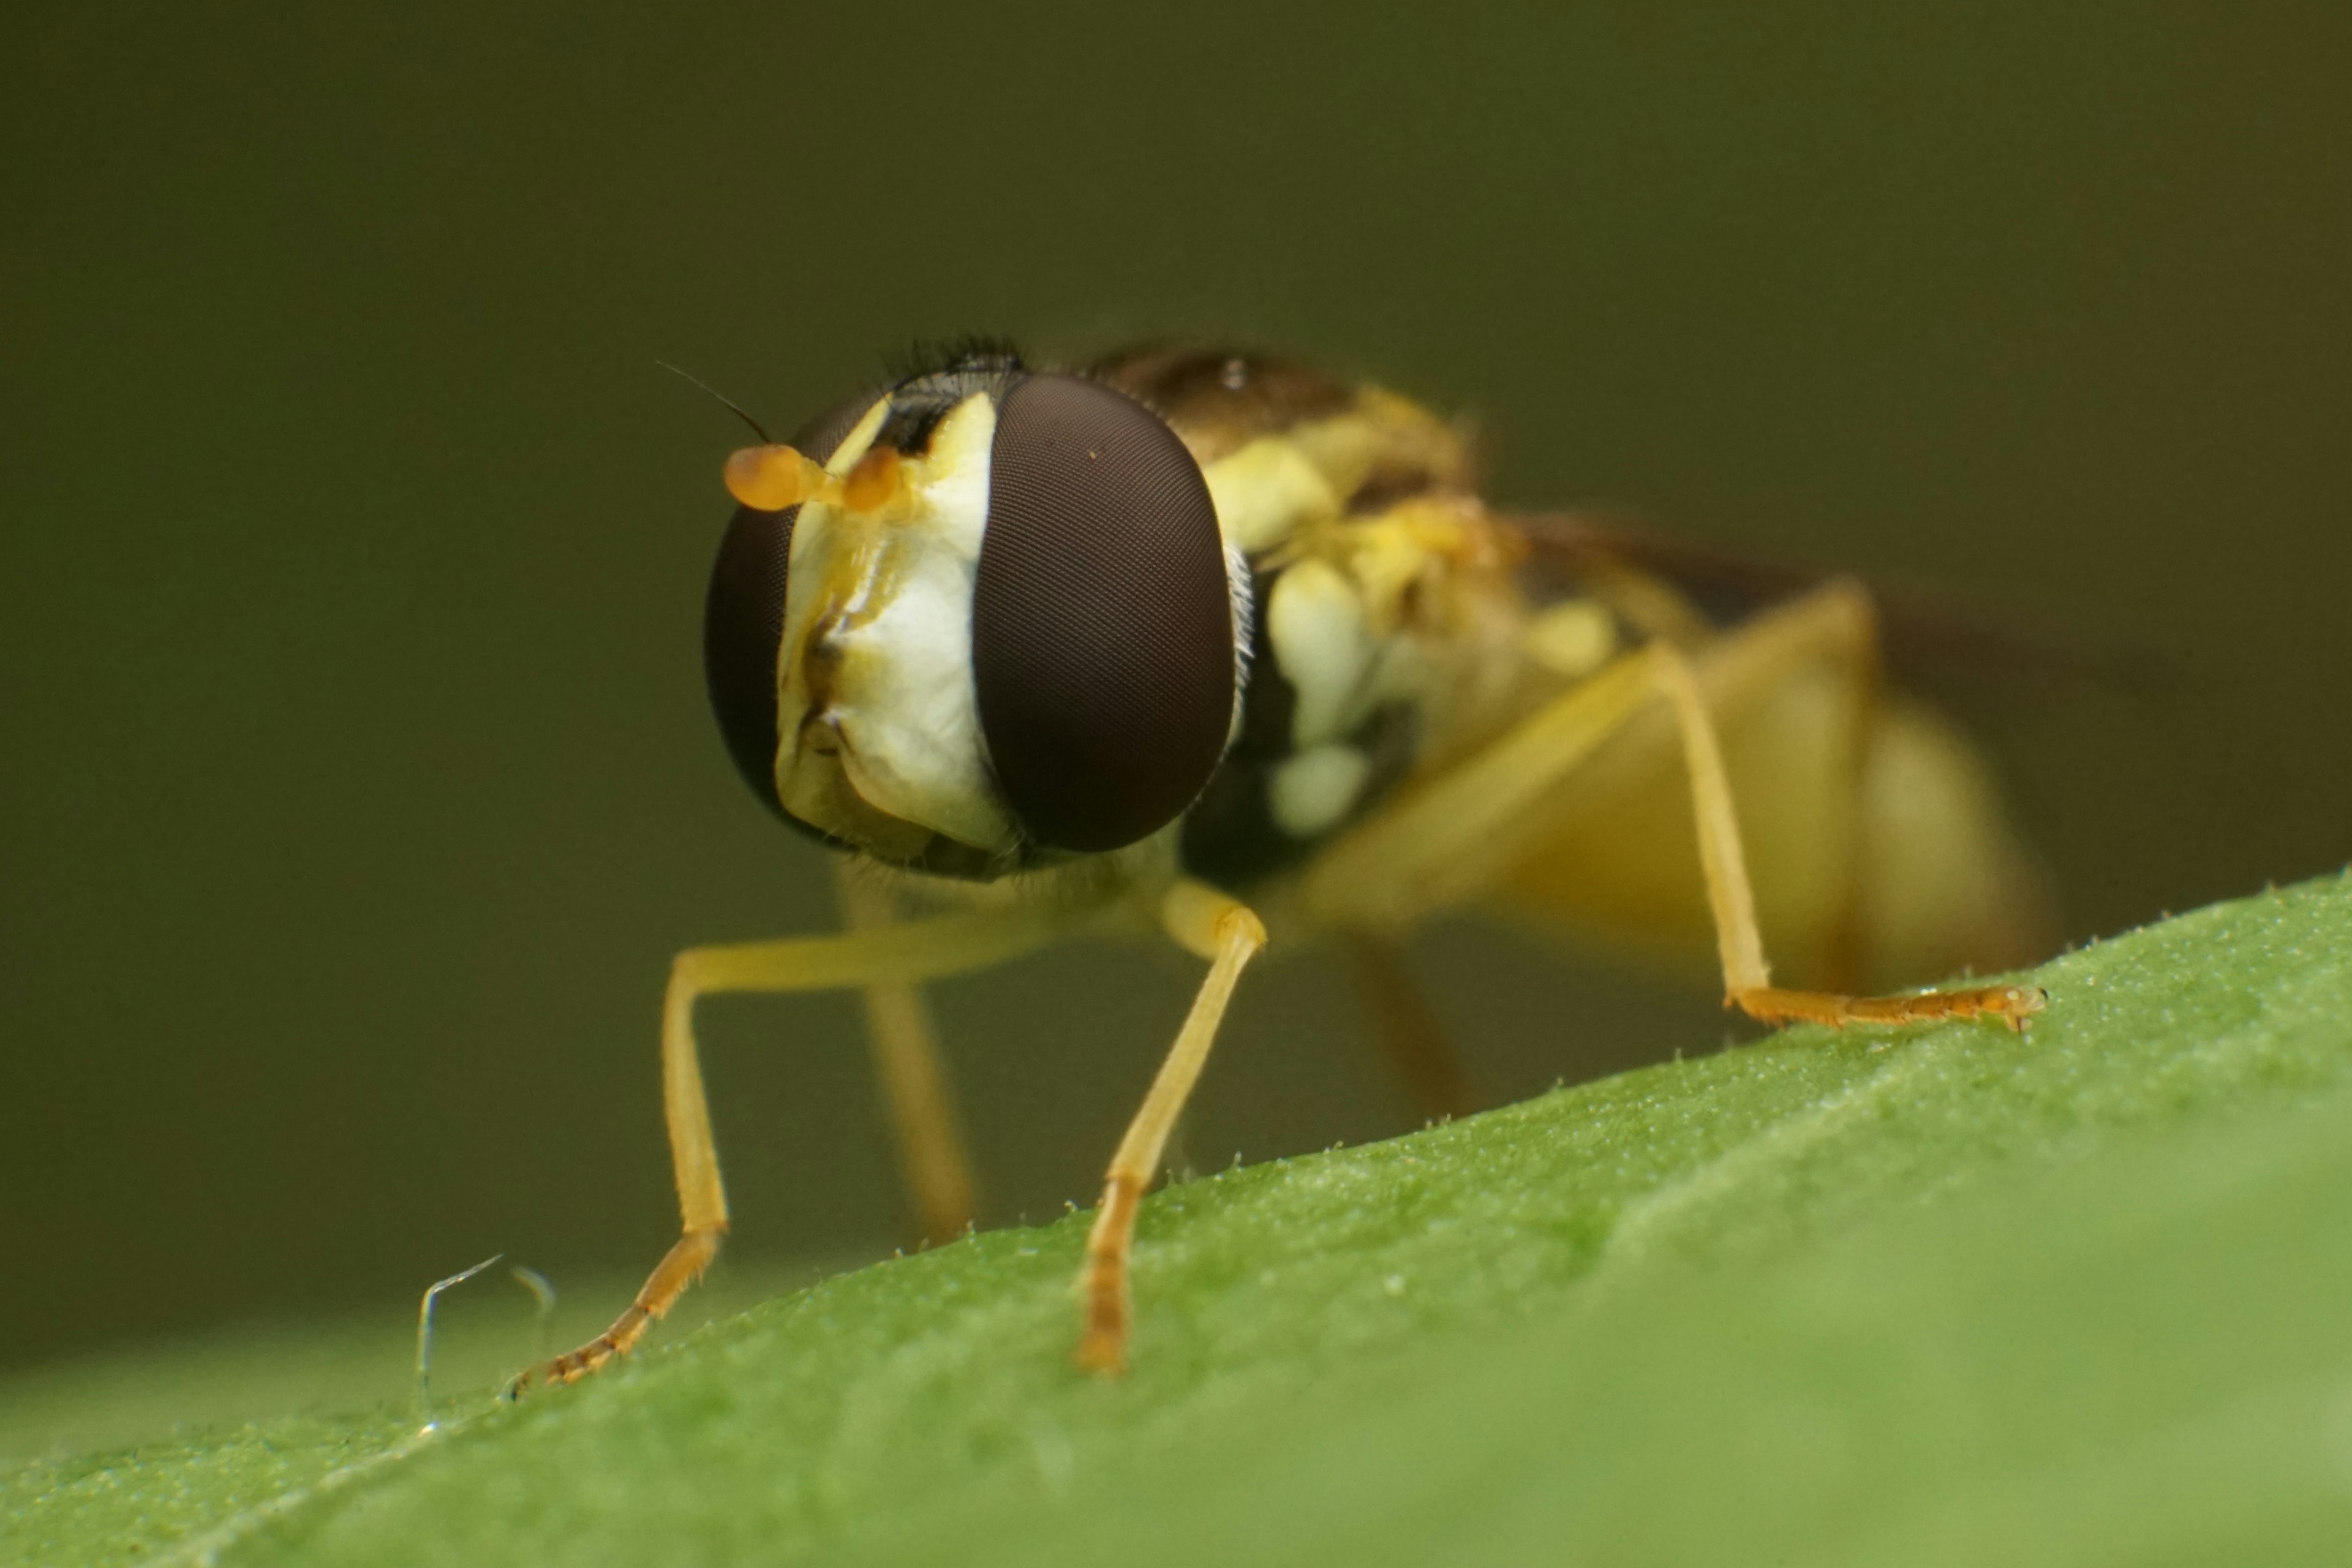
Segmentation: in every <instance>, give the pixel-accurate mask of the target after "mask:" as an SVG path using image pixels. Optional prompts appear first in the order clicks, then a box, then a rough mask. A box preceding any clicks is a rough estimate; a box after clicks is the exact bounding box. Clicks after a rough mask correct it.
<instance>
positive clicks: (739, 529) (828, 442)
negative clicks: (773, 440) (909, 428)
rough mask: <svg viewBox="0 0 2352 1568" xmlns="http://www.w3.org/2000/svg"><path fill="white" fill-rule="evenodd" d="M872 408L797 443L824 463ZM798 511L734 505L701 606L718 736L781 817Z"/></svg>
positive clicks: (863, 402)
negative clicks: (784, 664) (781, 746)
mask: <svg viewBox="0 0 2352 1568" xmlns="http://www.w3.org/2000/svg"><path fill="white" fill-rule="evenodd" d="M873 406H874V395H873V394H871V393H867V394H865V395H860V396H857V397H853V398H851V399H849V401H847V402H846V403H844V404H842V405H840V406H839V407H837V408H835V409H832V410H830V411H829V412H827V413H825V414H823V415H821V416H818V417H817V418H815V419H813V420H811V421H809V423H807V424H806V425H803V426H801V427H800V429H799V430H797V431H795V432H794V433H793V440H792V444H793V446H794V447H798V448H799V449H800V450H801V451H803V452H804V453H806V454H808V455H809V456H810V457H812V458H815V459H816V460H817V461H818V462H820V463H821V462H824V460H825V459H826V458H830V457H832V456H833V453H834V448H835V447H839V446H840V445H841V443H842V440H843V438H844V437H846V436H847V435H848V434H849V433H850V431H851V430H853V429H855V428H856V426H857V422H858V421H859V420H860V419H862V418H864V417H865V416H866V410H867V409H869V408H871V407H873ZM800 511H801V509H800V508H798V507H796V506H793V507H786V508H785V509H784V510H782V511H756V510H753V509H751V507H748V506H743V507H737V508H736V509H735V516H734V519H733V520H732V521H730V522H729V523H728V525H727V534H726V537H725V538H723V539H721V540H720V541H719V559H718V560H717V561H715V562H714V563H711V568H710V591H709V595H706V597H705V598H704V600H703V608H702V673H703V677H704V679H706V680H707V681H708V682H709V686H710V709H711V711H712V712H713V713H715V714H717V715H718V718H719V733H720V734H721V735H723V736H724V737H726V741H727V752H728V755H730V756H731V757H733V758H734V759H735V767H736V771H737V772H739V773H741V774H742V775H743V782H744V783H745V784H750V785H751V793H752V794H754V795H758V796H759V797H760V799H761V801H763V802H765V803H766V805H767V806H768V808H769V809H770V810H771V811H773V812H775V813H777V814H778V815H779V816H782V815H783V809H784V808H783V806H782V805H781V804H779V803H778V801H777V799H776V747H777V744H778V742H780V740H781V739H782V737H780V736H779V735H778V734H777V733H776V660H777V658H778V657H779V656H780V655H781V654H782V650H783V641H784V569H785V567H786V566H787V565H788V564H789V563H790V562H791V559H792V552H793V520H794V519H795V518H797V517H799V516H800ZM788 820H789V818H788Z"/></svg>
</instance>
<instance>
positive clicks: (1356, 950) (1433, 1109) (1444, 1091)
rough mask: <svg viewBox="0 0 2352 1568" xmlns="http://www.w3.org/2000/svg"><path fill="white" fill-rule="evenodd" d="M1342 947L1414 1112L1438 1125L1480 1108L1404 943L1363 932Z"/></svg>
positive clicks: (1350, 936)
mask: <svg viewBox="0 0 2352 1568" xmlns="http://www.w3.org/2000/svg"><path fill="white" fill-rule="evenodd" d="M1340 946H1341V949H1342V951H1343V952H1345V953H1346V954H1347V958H1348V965H1349V968H1350V969H1352V970H1353V971H1354V972H1355V979H1356V989H1357V991H1358V993H1359V994H1360V995H1361V996H1362V997H1363V998H1364V1002H1365V1007H1364V1012H1365V1015H1366V1016H1367V1019H1368V1021H1369V1022H1370V1024H1371V1026H1372V1032H1373V1033H1374V1035H1376V1036H1377V1037H1379V1040H1380V1043H1381V1047H1382V1049H1383V1050H1384V1051H1385V1053H1386V1054H1387V1056H1388V1058H1389V1065H1390V1067H1391V1068H1394V1069H1395V1071H1396V1075H1397V1077H1398V1079H1401V1080H1402V1082H1403V1084H1404V1087H1405V1092H1406V1093H1407V1094H1408V1095H1409V1096H1410V1097H1411V1099H1412V1103H1413V1108H1414V1109H1415V1110H1418V1111H1420V1113H1421V1114H1422V1115H1423V1117H1425V1118H1427V1119H1428V1120H1430V1121H1442V1120H1444V1119H1445V1118H1448V1117H1454V1116H1467V1115H1469V1114H1470V1113H1471V1112H1472V1111H1473V1110H1476V1109H1477V1102H1476V1100H1475V1098H1474V1097H1473V1096H1472V1094H1471V1092H1470V1075H1469V1073H1468V1072H1467V1071H1466V1070H1465V1068H1464V1067H1463V1065H1462V1053H1461V1052H1459V1051H1457V1050H1455V1049H1454V1042H1453V1041H1451V1040H1449V1039H1447V1038H1446V1037H1445V1029H1444V1026H1443V1025H1441V1024H1440V1023H1439V1022H1438V1020H1437V1015H1436V1014H1435V1013H1434V1012H1433V1011H1432V1010H1431V1008H1430V1005H1429V998H1428V997H1427V996H1425V995H1424V994H1423V993H1422V989H1421V987H1420V986H1419V985H1417V984H1414V983H1413V978H1412V973H1411V971H1410V970H1409V969H1408V967H1407V964H1406V958H1405V952H1404V944H1403V943H1402V942H1398V941H1396V940H1395V939H1394V938H1393V937H1391V936H1389V935H1386V934H1385V933H1381V932H1375V931H1350V932H1349V933H1348V935H1347V937H1346V939H1345V940H1344V941H1343V942H1341V944H1340Z"/></svg>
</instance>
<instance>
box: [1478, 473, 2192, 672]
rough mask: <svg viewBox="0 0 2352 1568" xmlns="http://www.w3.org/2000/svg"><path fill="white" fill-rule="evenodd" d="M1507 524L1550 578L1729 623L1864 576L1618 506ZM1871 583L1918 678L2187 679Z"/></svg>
mask: <svg viewBox="0 0 2352 1568" xmlns="http://www.w3.org/2000/svg"><path fill="white" fill-rule="evenodd" d="M1500 521H1503V522H1505V523H1507V525H1509V526H1510V527H1511V528H1513V529H1515V530H1516V531H1517V532H1518V533H1519V535H1520V536H1521V537H1522V538H1523V539H1525V540H1526V541H1527V543H1528V565H1529V568H1530V569H1531V570H1532V571H1533V572H1534V573H1535V574H1537V575H1538V578H1539V579H1540V578H1542V577H1544V576H1546V575H1549V576H1550V577H1551V578H1552V579H1553V580H1554V581H1556V582H1559V584H1561V585H1562V586H1566V585H1567V584H1569V583H1570V582H1572V581H1573V580H1574V578H1575V577H1576V576H1577V575H1578V574H1581V573H1590V572H1593V571H1598V570H1602V569H1607V568H1615V569H1619V570H1629V571H1633V572H1636V573H1640V574H1644V575H1647V576H1650V577H1654V578H1656V579H1657V580H1659V581H1661V582H1664V583H1666V584H1670V585H1672V586H1673V587H1674V588H1675V589H1676V590H1677V591H1678V592H1680V593H1681V594H1682V595H1685V597H1686V598H1688V599H1689V601H1690V602H1691V604H1692V605H1694V606H1696V608H1697V609H1698V610H1699V611H1700V612H1701V613H1702V614H1703V615H1705V616H1706V617H1707V618H1708V619H1709V620H1710V621H1712V622H1714V623H1715V624H1716V625H1717V626H1728V625H1731V624H1734V623H1736V622H1738V621H1741V620H1744V619H1746V618H1747V617H1748V616H1752V615H1754V614H1756V613H1757V612H1758V611H1759V610H1762V609H1764V608H1766V607H1768V606H1769V605H1775V604H1778V603H1780V602H1781V601H1783V600H1787V599H1791V598H1794V597H1796V596H1797V595H1801V594H1802V593H1804V592H1806V591H1807V590H1809V589H1811V588H1817V587H1819V586H1820V585H1821V584H1823V583H1825V582H1828V581H1829V580H1831V579H1832V578H1833V577H1839V576H1852V575H1853V574H1850V573H1839V572H1827V571H1822V570H1820V569H1818V568H1813V567H1806V566H1801V565H1792V564H1790V563H1786V562H1779V561H1772V560H1768V559H1766V558H1764V557H1762V556H1757V555H1749V554H1746V553H1743V552H1739V551H1736V550H1728V549H1725V548H1722V547H1720V546H1717V545H1712V544H1703V543H1696V542H1692V541H1689V540H1685V539H1677V538H1675V537H1673V536H1672V535H1669V534H1665V533H1661V532H1658V531H1654V530H1652V529H1650V528H1647V527H1645V526H1643V524H1641V523H1639V522H1638V521H1632V520H1629V519H1627V518H1624V517H1622V516H1621V515H1618V514H1614V513H1610V512H1603V511H1557V512H1511V513H1506V514H1503V516H1502V518H1501V520H1500ZM1862 582H1863V584H1864V586H1865V587H1866V588H1867V589H1868V590H1869V592H1870V596H1871V599H1872V601H1873V602H1874V604H1875V605H1877V607H1878V613H1879V625H1880V636H1881V640H1882V643H1883V645H1884V647H1885V654H1886V658H1887V662H1888V663H1889V664H1891V665H1893V666H1894V667H1895V668H1896V669H1897V670H1898V671H1900V672H1901V673H1902V674H1903V675H1905V676H1906V677H1908V678H1911V679H1932V678H1933V677H1934V676H1935V675H1937V673H1939V672H1951V671H1961V672H1967V673H1971V674H1987V673H1990V674H1992V675H1995V676H1999V677H2002V678H2005V679H2012V680H2019V681H2025V682H2029V683H2032V684H2034V685H2038V686H2041V687H2043V688H2046V689H2057V690H2060V691H2064V690H2070V689H2081V688H2084V687H2089V686H2105V687H2113V688H2117V689H2124V690H2127V691H2132V692H2135V693H2139V694H2147V693H2151V692H2156V691H2161V690H2166V689H2169V688H2171V687H2172V686H2174V685H2176V684H2177V683H2178V680H2179V671H2178V670H2177V668H2175V667H2174V663H2173V661H2172V660H2171V659H2170V658H2168V656H2166V655H2164V654H2163V653H2160V652H2158V651H2157V650H2155V649H2152V648H2148V647H2118V646H2114V645H2111V644H2108V643H2105V642H2102V641H2099V640H2096V639H2092V638H2086V637H2081V636H2079V635H2075V634H2072V633H2069V632H2067V631H2065V630H2063V628H2060V627H2057V626H2052V625H2049V624H2047V623H2042V624H2031V623H2021V622H2020V620H2019V618H2018V616H2017V615H2016V614H2015V612H2014V611H2012V610H2011V609H2009V608H2008V607H2006V606H2000V605H1984V604H1972V603H1970V602H1969V601H1968V600H1967V599H1966V598H1965V597H1962V596H1960V595H1951V594H1941V593H1937V592H1934V591H1932V590H1920V589H1916V588H1906V587H1904V586H1902V585H1900V584H1887V583H1882V582H1878V581H1874V580H1872V579H1869V578H1863V579H1862ZM1933 683H1934V684H1937V685H1938V686H1940V685H1942V684H1943V682H1941V681H1935V682H1933Z"/></svg>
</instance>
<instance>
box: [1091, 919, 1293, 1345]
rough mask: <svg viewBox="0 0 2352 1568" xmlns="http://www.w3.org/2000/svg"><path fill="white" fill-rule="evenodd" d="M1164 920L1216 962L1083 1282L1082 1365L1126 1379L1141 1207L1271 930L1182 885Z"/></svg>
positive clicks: (1135, 1141)
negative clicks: (1237, 985)
mask: <svg viewBox="0 0 2352 1568" xmlns="http://www.w3.org/2000/svg"><path fill="white" fill-rule="evenodd" d="M1160 923H1161V925H1162V927H1163V928H1164V929H1165V930H1166V931H1167V932H1168V934H1169V935H1170V936H1171V937H1172V938H1173V939H1175V941H1176V942H1178V943H1179V944H1181V946H1183V947H1186V948H1189V949H1191V950H1192V952H1195V953H1198V954H1199V955H1201V956H1202V957H1203V958H1206V959H1208V960H1209V961H1210V963H1209V973H1208V976H1207V978H1206V979H1204V980H1202V982H1201V989H1200V992H1199V993H1198V994H1196V995H1195V996H1194V997H1193V998H1192V1012H1191V1013H1190V1014H1188V1015H1187V1016H1185V1019H1184V1026H1183V1028H1182V1029H1181V1030H1179V1031H1178V1032H1177V1035H1176V1043H1175V1045H1174V1046H1172V1047H1170V1049H1169V1052H1168V1057H1167V1059H1166V1060H1165V1061H1163V1062H1161V1063H1160V1075H1159V1076H1158V1077H1157V1078H1155V1079H1152V1080H1151V1089H1150V1092H1149V1093H1148V1094H1146V1095H1145V1096H1144V1098H1143V1106H1142V1109H1141V1110H1138V1111H1137V1112H1136V1113H1135V1120H1134V1121H1130V1122H1129V1123H1128V1128H1127V1136H1126V1137H1124V1138H1122V1139H1120V1140H1119V1144H1118V1152H1117V1153H1115V1154H1113V1155H1112V1156H1111V1162H1110V1170H1109V1172H1108V1174H1107V1175H1106V1176H1105V1177H1104V1180H1103V1195H1102V1204H1101V1206H1100V1207H1098V1208H1097V1210H1096V1211H1095V1224H1094V1228H1093V1230H1091V1231H1090V1232H1088V1233H1087V1260H1086V1265H1085V1268H1083V1269H1082V1270H1081V1271H1080V1273H1079V1275H1078V1289H1079V1293H1080V1294H1081V1295H1082V1296H1083V1297H1084V1299H1085V1302H1086V1333H1085V1337H1084V1338H1082V1339H1081V1340H1080V1341H1079V1342H1078V1349H1077V1363H1078V1364H1079V1365H1080V1366H1082V1367H1085V1368H1087V1370H1089V1371H1092V1372H1097V1373H1105V1374H1109V1373H1117V1372H1118V1371H1119V1370H1120V1369H1121V1368H1122V1367H1123V1366H1125V1364H1126V1362H1127V1335H1128V1324H1129V1302H1128V1267H1127V1266H1128V1255H1129V1252H1130V1251H1132V1250H1133V1247H1134V1245H1135V1213H1136V1208H1137V1205H1139V1204H1141V1203H1142V1201H1143V1191H1144V1188H1146V1187H1147V1186H1149V1185H1150V1183H1151V1178H1152V1177H1153V1176H1154V1175H1155V1174H1157V1173H1158V1172H1159V1170H1160V1156H1161V1154H1162V1153H1163V1152H1165V1151H1166V1149H1167V1146H1168V1133H1169V1131H1170V1129H1171V1128H1173V1127H1174V1126H1175V1125H1176V1118H1177V1116H1178V1114H1179V1113H1180V1112H1181V1111H1182V1110H1183V1109H1184V1101H1185V1100H1188V1099H1190V1098H1191V1096H1192V1086H1193V1084H1194V1083H1196V1082H1197V1081H1199V1079H1200V1077H1201V1068H1202V1064H1203V1063H1205V1062H1206V1061H1207V1060H1208V1059H1209V1047H1211V1046H1212V1045H1213V1044H1214V1043H1215V1041H1216V1037H1217V1025H1218V1023H1219V1021H1221V1020H1222V1019H1223V1017H1224V1016H1225V1004H1226V1003H1227V1002H1228V1001H1229V1000H1230V999H1231V998H1232V996H1233V994H1234V982H1235V981H1236V980H1238V979H1240V978H1241V973H1242V966H1243V965H1244V964H1246V963H1248V962H1249V961H1250V960H1251V959H1252V958H1253V957H1255V955H1256V953H1257V951H1258V950H1259V949H1260V948H1262V947H1264V946H1265V927H1264V926H1263V925H1261V924H1259V923H1258V918H1257V916H1255V914H1253V913H1251V912H1250V910H1248V909H1247V908H1246V907H1245V906H1244V905H1242V904H1239V903H1236V902H1234V900H1231V899H1229V898H1227V897H1225V896H1224V895H1223V894H1222V893H1219V892H1215V891H1213V890H1212V889H1208V888H1205V887H1202V885H1200V884H1199V883H1197V882H1179V883H1177V884H1176V886H1175V887H1174V888H1173V889H1171V890H1170V892H1169V894H1168V897H1167V899H1166V900H1165V901H1164V902H1163V903H1162V904H1161V906H1160Z"/></svg>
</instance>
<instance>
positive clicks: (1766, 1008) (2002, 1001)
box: [1648, 643, 2049, 1030]
mask: <svg viewBox="0 0 2352 1568" xmlns="http://www.w3.org/2000/svg"><path fill="white" fill-rule="evenodd" d="M1648 655H1649V658H1650V664H1651V668H1652V669H1653V670H1654V671H1655V673H1656V678H1657V682H1658V686H1659V689H1661V690H1662V691H1663V692H1664V694H1665V697H1666V700H1667V702H1668V703H1669V705H1671V706H1672V707H1673V709H1674V712H1675V726H1676V727H1677V728H1678V729H1679V730H1680V731H1682V740H1683V752H1684V757H1685V762H1686V763H1687V764H1688V766H1689V770H1690V784H1691V807H1692V810H1693V812H1694V814H1695V815H1696V818H1697V823H1698V847H1699V863H1700V867H1701V868H1702V869H1703V870H1704V871H1705V872H1706V898H1707V905H1708V907H1709V908H1710V909H1711V910H1713V911H1714V914H1715V936H1716V943H1717V952H1718V954H1719V956H1720V957H1721V959H1722V963H1723V993H1724V1005H1726V1006H1729V1007H1737V1008H1738V1009H1739V1010H1740V1011H1741V1012H1743V1013H1746V1014H1747V1015H1748V1016H1749V1017H1751V1018H1760V1019H1763V1020H1765V1021H1767V1022H1782V1021H1786V1020H1790V1019H1802V1020H1805V1021H1808V1022H1811V1023H1818V1024H1834V1025H1839V1026H1843V1025H1846V1024H1861V1023H1869V1024H1908V1023H1919V1022H1924V1021H1927V1020H1929V1019H1935V1018H1951V1017H1970V1016H1977V1015H1979V1014H1983V1015H1989V1016H1993V1017H1997V1018H1999V1019H2000V1021H2001V1022H2002V1023H2004V1024H2006V1025H2008V1026H2009V1027H2010V1028H2011V1029H2014V1030H2022V1029H2023V1028H2024V1027H2025V1020H2026V1018H2027V1016H2029V1015H2031V1014H2033V1013H2037V1012H2040V1011H2041V1010H2042V1006H2043V1005H2044V1004H2045V1003H2047V1002H2048V1001H2049V998H2048V997H2047V996H2046V995H2044V994H2042V991H2040V990H2039V989H2038V988H2036V987H2033V986H2026V985H1984V986H1975V987H1970V988H1969V989H1965V990H1956V991H1928V992H1923V993H1920V994H1916V995H1911V996H1839V995H1833V994H1830V993H1827V992H1821V991H1783V990H1779V989H1777V988H1775V987H1774V986H1773V984H1772V983H1771V973H1770V971H1769V969H1768V968H1767V967H1766V965H1765V962H1764V942H1763V938H1762V937H1761V935H1759V932H1758V931H1757V926H1756V895H1755V893H1754V891H1753V889H1750V888H1749V886H1748V862H1747V858H1746V856H1745V855H1744V854H1743V853H1742V852H1741V849H1740V846H1739V820H1738V816H1736V815H1735V814H1734V812H1733V811H1732V807H1731V783H1730V780H1729V778H1728V777H1727V775H1726V774H1725V773H1724V768H1723V752H1722V750H1721V748H1720V747H1718V746H1717V744H1716V739H1715V724H1714V721H1712V720H1711V719H1709V718H1708V717H1707V711H1706V699H1705V698H1703V697H1702V696H1700V695H1699V689H1698V681H1697V679H1696V678H1695V677H1694V676H1693V675H1692V674H1691V668H1690V665H1689V663H1688V662H1687V661H1686V660H1685V658H1683V656H1682V655H1681V654H1679V653H1677V652H1675V650H1674V649H1673V648H1672V647H1668V646H1667V645H1666V644H1664V643H1658V644H1654V645H1653V646H1652V647H1650V649H1649V650H1648Z"/></svg>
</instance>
